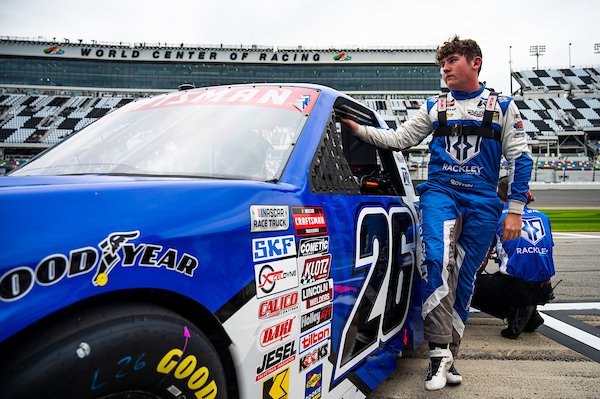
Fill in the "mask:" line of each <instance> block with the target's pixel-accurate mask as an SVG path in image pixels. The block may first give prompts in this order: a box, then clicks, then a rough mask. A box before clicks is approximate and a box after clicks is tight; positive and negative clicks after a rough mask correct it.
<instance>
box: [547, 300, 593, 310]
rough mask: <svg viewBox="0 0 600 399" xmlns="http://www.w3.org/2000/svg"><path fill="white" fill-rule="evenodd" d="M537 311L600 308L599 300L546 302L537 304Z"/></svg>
mask: <svg viewBox="0 0 600 399" xmlns="http://www.w3.org/2000/svg"><path fill="white" fill-rule="evenodd" d="M537 310H538V311H539V312H549V311H552V310H600V302H577V303H571V302H567V303H547V304H545V305H543V306H538V307H537Z"/></svg>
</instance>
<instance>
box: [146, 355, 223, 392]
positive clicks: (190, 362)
mask: <svg viewBox="0 0 600 399" xmlns="http://www.w3.org/2000/svg"><path fill="white" fill-rule="evenodd" d="M184 349H185V347H184ZM182 356H183V351H182V350H181V349H178V348H174V349H171V350H170V351H169V352H168V353H167V354H166V355H164V356H163V358H162V359H161V360H160V362H158V366H156V371H158V372H159V373H162V374H167V375H173V376H175V378H178V379H180V380H187V386H188V388H189V389H191V390H193V391H195V396H196V397H197V398H207V399H208V398H216V397H217V396H218V392H217V384H216V383H215V380H214V379H210V371H209V370H208V368H207V367H206V366H203V365H202V363H200V364H199V363H198V359H197V358H196V356H194V355H187V356H186V357H185V358H183V359H182V358H181V357H182ZM197 366H199V367H198V368H196V367H197ZM173 369H175V372H173ZM208 381H210V382H208ZM207 382H208V383H207Z"/></svg>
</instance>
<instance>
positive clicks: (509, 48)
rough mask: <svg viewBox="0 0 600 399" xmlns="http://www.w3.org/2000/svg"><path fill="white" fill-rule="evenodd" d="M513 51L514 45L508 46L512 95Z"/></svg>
mask: <svg viewBox="0 0 600 399" xmlns="http://www.w3.org/2000/svg"><path fill="white" fill-rule="evenodd" d="M511 52H512V46H508V67H509V69H510V95H511V96H512V94H513V90H512V89H513V86H512V56H511Z"/></svg>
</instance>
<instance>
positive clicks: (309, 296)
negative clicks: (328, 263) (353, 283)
mask: <svg viewBox="0 0 600 399" xmlns="http://www.w3.org/2000/svg"><path fill="white" fill-rule="evenodd" d="M302 300H303V301H305V302H306V309H310V308H313V307H315V306H318V305H320V304H322V303H325V302H330V301H332V300H333V282H332V281H331V280H327V281H323V282H322V283H318V284H315V285H311V286H310V287H305V288H302Z"/></svg>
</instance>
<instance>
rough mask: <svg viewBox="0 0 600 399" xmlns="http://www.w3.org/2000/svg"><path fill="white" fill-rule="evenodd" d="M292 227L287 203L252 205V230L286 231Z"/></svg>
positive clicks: (253, 231) (254, 231) (252, 231)
mask: <svg viewBox="0 0 600 399" xmlns="http://www.w3.org/2000/svg"><path fill="white" fill-rule="evenodd" d="M289 227H290V214H289V207H288V206H287V205H250V232H251V233H256V232H263V231H285V230H287V229H288V228H289Z"/></svg>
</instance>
